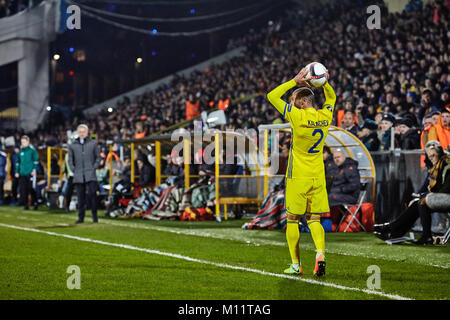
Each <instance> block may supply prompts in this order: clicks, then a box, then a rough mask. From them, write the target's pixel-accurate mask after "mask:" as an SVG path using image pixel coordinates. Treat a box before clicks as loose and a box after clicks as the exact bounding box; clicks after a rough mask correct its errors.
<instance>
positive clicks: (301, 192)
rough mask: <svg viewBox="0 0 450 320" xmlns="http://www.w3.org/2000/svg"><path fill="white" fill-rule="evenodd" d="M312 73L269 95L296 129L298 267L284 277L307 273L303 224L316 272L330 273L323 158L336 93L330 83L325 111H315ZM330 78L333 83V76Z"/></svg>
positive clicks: (293, 194) (291, 180) (290, 217)
mask: <svg viewBox="0 0 450 320" xmlns="http://www.w3.org/2000/svg"><path fill="white" fill-rule="evenodd" d="M307 73H308V72H307V70H306V68H303V69H302V70H301V71H300V72H299V73H298V74H297V75H296V76H295V78H294V79H292V80H290V81H288V82H285V83H283V84H281V85H280V86H278V87H277V88H275V89H274V90H272V91H271V92H269V94H267V98H268V100H269V101H270V103H271V104H273V106H274V107H275V108H276V109H277V110H278V111H279V112H280V113H281V114H282V115H283V118H284V119H286V120H288V121H289V122H290V124H291V127H292V138H291V148H290V152H289V161H288V166H287V169H286V190H285V210H286V212H287V229H286V240H287V242H288V245H289V252H290V255H291V259H292V264H291V265H290V267H289V268H288V269H286V270H284V273H287V274H297V275H300V274H302V273H303V268H302V265H301V262H300V250H299V240H300V230H299V221H301V222H302V224H304V225H306V224H307V225H308V227H309V229H310V231H311V236H312V238H313V240H314V244H315V246H316V252H317V255H316V264H315V268H314V272H313V274H314V275H315V276H319V277H320V276H323V275H325V232H324V230H323V227H322V225H321V224H320V215H321V214H323V213H327V212H329V211H330V208H329V206H328V195H327V190H326V184H325V167H324V163H323V155H322V154H323V145H324V141H325V137H326V136H327V134H328V128H329V126H330V124H331V120H332V119H333V109H334V104H335V102H336V94H335V93H334V90H333V88H332V87H331V86H330V84H329V83H328V81H327V82H326V83H325V84H324V85H323V90H324V93H325V98H326V100H325V103H324V105H323V107H322V108H321V109H316V108H314V106H313V101H314V93H313V91H312V90H311V89H310V88H309V86H308V84H307V81H308V80H309V79H307V78H306V75H307ZM326 77H327V80H328V72H327V75H326ZM296 85H297V86H299V87H300V88H298V89H297V90H295V91H294V93H293V94H292V95H291V97H290V99H289V103H286V102H285V101H283V100H282V99H281V97H282V96H283V95H284V94H285V93H286V91H288V90H289V89H291V88H293V87H295V86H296ZM306 214H308V215H309V214H310V215H311V216H310V219H309V221H306Z"/></svg>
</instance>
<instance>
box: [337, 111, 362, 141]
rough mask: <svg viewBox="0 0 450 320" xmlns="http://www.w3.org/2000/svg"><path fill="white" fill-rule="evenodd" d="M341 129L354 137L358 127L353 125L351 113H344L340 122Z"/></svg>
mask: <svg viewBox="0 0 450 320" xmlns="http://www.w3.org/2000/svg"><path fill="white" fill-rule="evenodd" d="M341 128H342V129H344V130H347V131H349V132H350V133H352V134H354V135H355V136H356V134H357V131H358V127H357V125H356V123H355V114H354V113H353V112H352V111H345V113H344V118H343V119H342V122H341Z"/></svg>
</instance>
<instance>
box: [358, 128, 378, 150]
mask: <svg viewBox="0 0 450 320" xmlns="http://www.w3.org/2000/svg"><path fill="white" fill-rule="evenodd" d="M361 142H362V143H363V144H364V146H365V147H366V148H367V150H369V151H378V149H380V140H379V139H378V135H377V133H376V132H372V133H371V134H369V135H368V136H367V137H364V138H362V139H361Z"/></svg>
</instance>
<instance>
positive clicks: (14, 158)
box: [9, 152, 19, 179]
mask: <svg viewBox="0 0 450 320" xmlns="http://www.w3.org/2000/svg"><path fill="white" fill-rule="evenodd" d="M18 157H19V154H18V153H15V152H13V153H11V166H10V167H9V174H10V175H11V178H12V179H14V175H15V174H16V162H17V158H18Z"/></svg>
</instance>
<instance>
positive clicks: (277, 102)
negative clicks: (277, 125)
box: [267, 68, 307, 118]
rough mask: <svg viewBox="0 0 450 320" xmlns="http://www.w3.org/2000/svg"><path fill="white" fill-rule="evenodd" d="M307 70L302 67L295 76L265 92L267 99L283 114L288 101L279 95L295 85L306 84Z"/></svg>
mask: <svg viewBox="0 0 450 320" xmlns="http://www.w3.org/2000/svg"><path fill="white" fill-rule="evenodd" d="M306 74H307V70H306V69H305V68H303V69H302V70H301V71H300V72H299V73H298V74H297V75H296V76H295V78H293V79H291V80H289V81H287V82H285V83H283V84H281V85H279V86H278V87H276V88H275V89H273V90H272V91H270V92H269V93H268V94H267V99H268V100H269V102H270V103H271V104H272V105H273V106H274V107H275V108H276V109H277V110H278V112H280V113H281V114H282V115H283V118H284V115H285V113H286V107H287V106H288V103H287V102H286V101H284V100H283V99H281V97H282V96H283V95H284V94H285V93H286V92H287V91H288V90H289V89H292V88H293V87H295V86H297V85H298V86H306V82H305V81H306V80H307V79H306V78H305V76H306Z"/></svg>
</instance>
